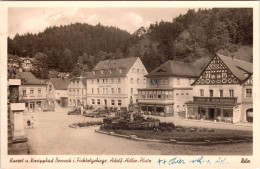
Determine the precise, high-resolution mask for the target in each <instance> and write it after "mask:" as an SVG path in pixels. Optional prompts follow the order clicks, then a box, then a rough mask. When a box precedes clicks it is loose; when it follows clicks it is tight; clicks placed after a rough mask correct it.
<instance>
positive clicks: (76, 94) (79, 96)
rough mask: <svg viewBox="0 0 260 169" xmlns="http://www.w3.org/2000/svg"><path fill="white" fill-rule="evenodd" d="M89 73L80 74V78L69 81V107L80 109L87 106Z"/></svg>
mask: <svg viewBox="0 0 260 169" xmlns="http://www.w3.org/2000/svg"><path fill="white" fill-rule="evenodd" d="M88 75H89V72H82V75H81V76H78V77H73V78H72V79H70V83H69V86H68V102H69V107H78V108H79V107H80V106H81V104H82V105H83V106H86V105H87V81H86V77H87V76H88Z"/></svg>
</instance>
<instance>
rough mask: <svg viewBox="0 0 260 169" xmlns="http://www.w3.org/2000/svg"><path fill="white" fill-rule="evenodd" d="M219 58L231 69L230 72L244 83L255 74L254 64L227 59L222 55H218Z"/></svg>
mask: <svg viewBox="0 0 260 169" xmlns="http://www.w3.org/2000/svg"><path fill="white" fill-rule="evenodd" d="M217 56H218V57H220V59H221V60H222V61H223V62H224V63H225V65H226V66H227V67H228V68H229V70H230V71H231V72H232V73H233V74H234V75H235V76H236V77H237V78H238V79H239V80H240V81H241V82H242V81H244V80H245V79H246V78H247V77H248V75H246V74H245V73H247V74H252V73H253V63H250V62H246V61H242V60H238V59H233V58H231V57H227V56H224V55H221V54H217Z"/></svg>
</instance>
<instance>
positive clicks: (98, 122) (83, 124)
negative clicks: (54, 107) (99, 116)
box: [77, 121, 103, 127]
mask: <svg viewBox="0 0 260 169" xmlns="http://www.w3.org/2000/svg"><path fill="white" fill-rule="evenodd" d="M102 124H103V123H102V122H100V121H90V122H85V123H78V124H77V125H78V126H79V127H87V126H94V125H102Z"/></svg>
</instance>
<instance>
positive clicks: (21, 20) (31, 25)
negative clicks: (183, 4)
mask: <svg viewBox="0 0 260 169" xmlns="http://www.w3.org/2000/svg"><path fill="white" fill-rule="evenodd" d="M187 11H188V8H127V7H124V8H123V7H120V8H85V7H84V8H68V7H67V8H39V7H37V8H35V7H23V8H22V7H12V8H9V9H8V36H9V37H11V38H13V37H14V36H15V34H17V33H18V34H24V33H28V32H29V33H39V32H42V31H44V30H45V29H46V27H49V26H54V25H56V26H59V25H68V24H70V23H75V22H79V23H87V24H90V25H97V24H98V23H100V24H101V25H104V26H115V27H118V28H120V29H123V30H126V31H127V32H129V33H133V32H135V31H136V30H137V29H138V28H140V27H141V26H144V27H149V26H150V24H151V23H155V22H156V21H158V22H160V21H161V20H163V21H170V22H171V21H172V19H173V18H174V17H176V16H179V15H180V14H185V13H186V12H187Z"/></svg>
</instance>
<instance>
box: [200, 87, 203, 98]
mask: <svg viewBox="0 0 260 169" xmlns="http://www.w3.org/2000/svg"><path fill="white" fill-rule="evenodd" d="M200 97H204V90H203V89H200Z"/></svg>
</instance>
